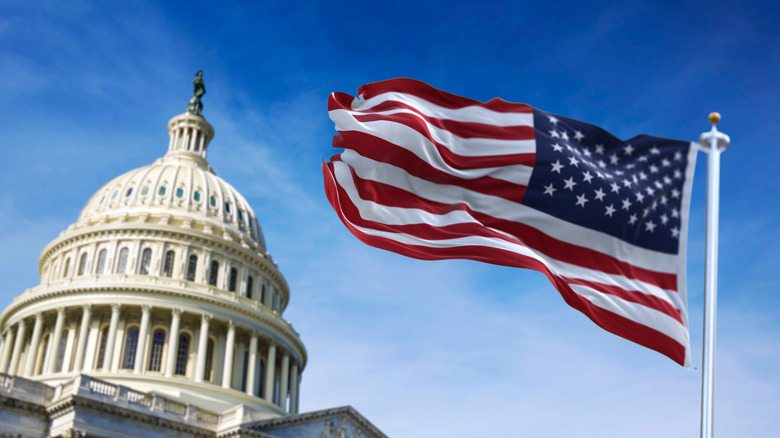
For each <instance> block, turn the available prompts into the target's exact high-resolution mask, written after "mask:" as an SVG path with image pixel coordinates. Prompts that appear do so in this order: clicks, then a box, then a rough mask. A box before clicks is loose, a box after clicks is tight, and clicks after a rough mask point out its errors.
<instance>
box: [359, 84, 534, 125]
mask: <svg viewBox="0 0 780 438" xmlns="http://www.w3.org/2000/svg"><path fill="white" fill-rule="evenodd" d="M388 101H397V102H402V103H405V104H407V105H409V106H412V107H414V108H417V109H418V110H419V111H420V112H421V113H423V114H425V115H426V116H430V117H435V118H437V119H450V120H459V121H463V122H473V123H484V124H486V125H495V126H533V120H534V115H533V113H503V112H497V111H492V110H489V109H487V108H484V107H481V106H476V105H475V106H467V107H463V108H457V109H450V108H444V107H442V106H439V105H436V104H434V103H431V102H430V101H427V100H425V99H422V98H420V97H417V96H413V95H411V94H405V93H398V92H388V93H383V94H380V95H378V96H374V97H372V98H370V99H358V98H355V99H353V101H352V109H354V110H356V111H366V110H370V109H371V108H373V107H375V106H377V105H379V104H381V103H384V102H388Z"/></svg>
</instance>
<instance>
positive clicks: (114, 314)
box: [103, 304, 122, 372]
mask: <svg viewBox="0 0 780 438" xmlns="http://www.w3.org/2000/svg"><path fill="white" fill-rule="evenodd" d="M121 309H122V305H121V304H112V305H111V322H110V323H109V326H108V339H107V340H106V351H105V353H104V354H105V356H103V371H104V372H109V371H111V369H112V363H113V362H114V344H116V328H117V327H116V326H117V324H119V311H120V310H121Z"/></svg>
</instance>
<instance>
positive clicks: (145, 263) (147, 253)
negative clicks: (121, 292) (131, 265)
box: [138, 248, 152, 275]
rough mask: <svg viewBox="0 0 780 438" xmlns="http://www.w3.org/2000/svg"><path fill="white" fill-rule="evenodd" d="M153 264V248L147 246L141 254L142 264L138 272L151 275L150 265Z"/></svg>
mask: <svg viewBox="0 0 780 438" xmlns="http://www.w3.org/2000/svg"><path fill="white" fill-rule="evenodd" d="M151 264H152V249H151V248H146V249H145V250H144V252H143V253H142V254H141V266H140V267H139V269H138V273H139V274H141V275H149V266H150V265H151Z"/></svg>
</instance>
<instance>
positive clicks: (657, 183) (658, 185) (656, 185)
mask: <svg viewBox="0 0 780 438" xmlns="http://www.w3.org/2000/svg"><path fill="white" fill-rule="evenodd" d="M653 185H654V186H655V188H657V189H662V188H664V185H663V184H661V183H660V182H658V181H653Z"/></svg>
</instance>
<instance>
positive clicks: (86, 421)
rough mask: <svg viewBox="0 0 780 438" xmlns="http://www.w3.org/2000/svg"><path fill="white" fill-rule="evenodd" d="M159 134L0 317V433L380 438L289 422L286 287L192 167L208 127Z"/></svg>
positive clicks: (224, 186) (312, 418) (253, 232)
mask: <svg viewBox="0 0 780 438" xmlns="http://www.w3.org/2000/svg"><path fill="white" fill-rule="evenodd" d="M193 99H194V98H193ZM168 131H169V133H170V142H169V145H168V151H167V153H166V154H165V155H164V156H163V157H161V158H159V159H158V160H156V161H155V162H154V163H153V164H151V165H149V166H145V167H141V168H138V169H135V170H131V171H129V172H127V173H125V174H123V175H121V176H119V177H117V178H115V179H113V180H112V181H110V182H109V183H107V184H106V185H104V186H103V187H102V188H100V189H99V190H98V191H97V192H96V193H95V194H94V195H93V196H92V198H90V199H89V201H88V202H87V204H86V205H85V206H84V208H83V209H82V211H81V214H80V215H79V217H78V219H77V221H76V222H75V223H74V224H73V225H71V226H70V227H68V229H66V230H65V231H63V232H62V233H61V234H60V235H59V236H58V237H57V238H56V239H54V241H52V242H51V243H50V244H49V245H48V246H46V248H45V249H44V250H43V252H42V254H41V257H40V261H39V265H38V269H39V273H40V276H41V284H40V285H39V286H37V287H34V288H32V289H28V290H26V291H25V292H24V293H23V294H22V295H20V296H19V297H17V298H15V299H14V301H13V302H12V303H11V305H10V306H8V308H7V309H5V311H3V313H2V314H0V334H1V335H2V339H1V343H0V373H1V374H0V406H2V409H1V411H2V413H0V428H1V429H0V430H3V433H6V434H7V435H6V436H42V437H44V436H63V437H64V436H105V437H116V436H147V437H151V436H225V437H227V436H258V437H260V436H262V437H266V436H267V437H272V436H279V437H309V436H312V437H314V436H316V437H320V436H323V437H338V438H348V437H353V436H355V437H373V436H377V437H379V436H384V435H383V434H382V433H381V432H380V431H379V430H378V429H376V428H375V427H374V426H372V425H371V424H370V423H369V422H368V421H367V420H365V419H364V418H363V417H361V416H360V415H359V414H358V413H357V412H355V411H354V410H353V409H352V408H349V407H345V408H339V409H335V410H326V411H320V412H315V413H309V414H299V412H298V411H299V400H300V385H301V375H302V372H303V370H304V368H305V366H306V360H307V356H306V349H305V347H304V345H303V342H302V341H301V339H300V337H299V335H298V333H297V332H296V331H295V330H294V329H293V327H292V325H291V324H290V323H289V322H287V321H286V320H285V319H284V317H283V313H284V310H285V308H286V307H287V305H288V303H289V300H290V290H289V287H288V285H287V282H286V281H285V279H284V277H283V276H282V274H281V273H280V272H279V270H278V269H277V266H276V263H275V262H274V261H273V259H272V257H271V256H270V254H269V253H268V252H267V250H266V246H265V240H264V236H263V231H262V228H261V227H260V225H259V223H258V221H257V218H256V216H255V213H254V211H253V210H252V208H251V207H250V205H249V204H248V203H247V201H246V199H244V197H243V196H241V194H240V193H239V192H238V191H237V190H235V189H234V188H233V187H232V186H231V185H230V184H228V183H227V182H225V181H224V180H223V179H221V178H220V177H218V176H217V175H216V173H215V172H214V171H213V170H212V169H211V167H210V166H209V164H208V162H207V161H206V152H207V149H208V146H209V142H210V141H211V139H212V138H213V137H214V129H213V127H212V126H211V125H210V124H209V123H208V122H207V121H206V120H205V118H203V116H201V115H196V114H193V113H192V112H187V113H184V114H181V115H178V116H176V117H174V118H173V119H171V120H170V122H169V123H168ZM0 436H3V435H1V434H0Z"/></svg>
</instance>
